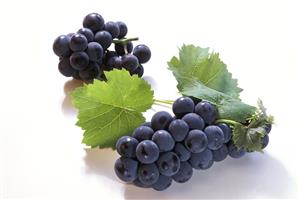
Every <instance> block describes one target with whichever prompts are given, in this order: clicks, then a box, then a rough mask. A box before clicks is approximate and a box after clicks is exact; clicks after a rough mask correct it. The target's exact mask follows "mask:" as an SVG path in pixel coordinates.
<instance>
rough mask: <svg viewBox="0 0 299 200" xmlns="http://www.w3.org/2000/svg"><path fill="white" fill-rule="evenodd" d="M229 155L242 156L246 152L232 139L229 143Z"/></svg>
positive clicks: (233, 156)
mask: <svg viewBox="0 0 299 200" xmlns="http://www.w3.org/2000/svg"><path fill="white" fill-rule="evenodd" d="M227 148H228V155H230V157H232V158H241V157H242V156H244V155H245V154H246V151H245V150H244V149H238V148H237V147H236V146H235V145H234V143H233V142H232V141H230V142H229V143H228V144H227Z"/></svg>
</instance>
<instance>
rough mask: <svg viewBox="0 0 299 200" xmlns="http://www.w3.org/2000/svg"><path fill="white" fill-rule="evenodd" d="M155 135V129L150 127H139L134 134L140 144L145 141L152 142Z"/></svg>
mask: <svg viewBox="0 0 299 200" xmlns="http://www.w3.org/2000/svg"><path fill="white" fill-rule="evenodd" d="M153 135H154V131H153V129H152V128H150V127H148V126H139V127H138V128H136V129H135V130H134V132H133V137H134V138H136V139H137V140H138V141H139V142H141V141H143V140H151V139H152V137H153Z"/></svg>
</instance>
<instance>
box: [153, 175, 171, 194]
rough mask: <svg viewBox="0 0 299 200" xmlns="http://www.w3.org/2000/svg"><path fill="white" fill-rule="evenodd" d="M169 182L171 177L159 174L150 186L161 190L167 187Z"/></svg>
mask: <svg viewBox="0 0 299 200" xmlns="http://www.w3.org/2000/svg"><path fill="white" fill-rule="evenodd" d="M171 183H172V178H171V177H169V176H164V175H162V174H160V176H159V179H158V181H157V182H156V183H154V184H153V185H152V188H153V189H154V190H157V191H162V190H165V189H167V188H168V187H169V186H170V185H171Z"/></svg>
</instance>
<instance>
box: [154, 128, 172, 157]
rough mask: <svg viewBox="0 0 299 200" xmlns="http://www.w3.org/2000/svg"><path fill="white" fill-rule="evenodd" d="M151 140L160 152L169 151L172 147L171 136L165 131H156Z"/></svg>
mask: <svg viewBox="0 0 299 200" xmlns="http://www.w3.org/2000/svg"><path fill="white" fill-rule="evenodd" d="M152 140H153V141H154V142H155V143H156V144H157V145H158V147H159V149H160V152H165V151H171V150H172V149H173V147H174V140H173V138H172V136H171V135H170V133H168V132H167V131H165V130H158V131H156V132H155V133H154V135H153V137H152Z"/></svg>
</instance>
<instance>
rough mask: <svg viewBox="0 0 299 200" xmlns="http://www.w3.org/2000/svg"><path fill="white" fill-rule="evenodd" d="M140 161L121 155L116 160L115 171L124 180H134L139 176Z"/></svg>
mask: <svg viewBox="0 0 299 200" xmlns="http://www.w3.org/2000/svg"><path fill="white" fill-rule="evenodd" d="M137 170H138V162H137V161H136V160H133V159H131V158H123V157H120V158H118V159H117V160H116V161H115V164H114V171H115V173H116V175H117V177H118V178H119V179H120V180H122V181H124V182H133V181H134V180H135V179H136V178H137Z"/></svg>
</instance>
